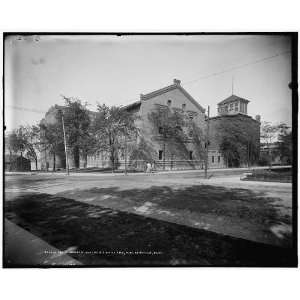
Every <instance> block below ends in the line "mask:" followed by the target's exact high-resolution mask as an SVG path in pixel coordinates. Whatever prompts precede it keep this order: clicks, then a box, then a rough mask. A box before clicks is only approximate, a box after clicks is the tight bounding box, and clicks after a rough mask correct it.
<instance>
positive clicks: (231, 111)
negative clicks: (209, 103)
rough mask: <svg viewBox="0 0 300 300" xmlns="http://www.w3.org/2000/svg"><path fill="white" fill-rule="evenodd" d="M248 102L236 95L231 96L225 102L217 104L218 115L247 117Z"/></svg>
mask: <svg viewBox="0 0 300 300" xmlns="http://www.w3.org/2000/svg"><path fill="white" fill-rule="evenodd" d="M249 102H250V101H249V100H247V99H244V98H241V97H238V96H236V95H231V96H230V97H228V98H226V99H225V100H223V101H221V102H219V103H218V115H219V116H226V115H236V114H243V115H247V114H248V112H247V105H248V103H249Z"/></svg>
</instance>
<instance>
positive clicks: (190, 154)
mask: <svg viewBox="0 0 300 300" xmlns="http://www.w3.org/2000/svg"><path fill="white" fill-rule="evenodd" d="M163 153H164V151H163V150H159V151H158V159H159V160H162V159H163ZM189 160H193V151H189Z"/></svg>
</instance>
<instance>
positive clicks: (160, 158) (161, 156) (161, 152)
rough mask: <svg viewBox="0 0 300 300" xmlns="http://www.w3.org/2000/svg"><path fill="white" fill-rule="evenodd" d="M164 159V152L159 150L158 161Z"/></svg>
mask: <svg viewBox="0 0 300 300" xmlns="http://www.w3.org/2000/svg"><path fill="white" fill-rule="evenodd" d="M162 158H163V151H162V150H159V151H158V159H159V160H162Z"/></svg>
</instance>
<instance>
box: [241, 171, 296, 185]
mask: <svg viewBox="0 0 300 300" xmlns="http://www.w3.org/2000/svg"><path fill="white" fill-rule="evenodd" d="M242 180H249V181H266V182H292V170H291V168H282V169H270V170H253V171H252V172H251V175H250V174H249V175H247V177H246V178H244V179H242Z"/></svg>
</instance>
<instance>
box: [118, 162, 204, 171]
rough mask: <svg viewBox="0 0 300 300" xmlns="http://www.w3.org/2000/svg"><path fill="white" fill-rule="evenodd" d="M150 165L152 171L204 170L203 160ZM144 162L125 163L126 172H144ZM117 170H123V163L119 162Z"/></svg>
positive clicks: (153, 163)
mask: <svg viewBox="0 0 300 300" xmlns="http://www.w3.org/2000/svg"><path fill="white" fill-rule="evenodd" d="M149 162H150V163H151V165H152V170H153V171H161V170H200V169H204V166H205V162H204V160H165V161H163V160H155V161H149ZM146 164H147V161H146V160H133V161H129V162H127V170H132V171H145V170H146ZM118 169H121V170H124V169H125V161H124V160H122V161H119V167H118Z"/></svg>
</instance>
